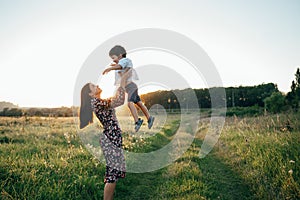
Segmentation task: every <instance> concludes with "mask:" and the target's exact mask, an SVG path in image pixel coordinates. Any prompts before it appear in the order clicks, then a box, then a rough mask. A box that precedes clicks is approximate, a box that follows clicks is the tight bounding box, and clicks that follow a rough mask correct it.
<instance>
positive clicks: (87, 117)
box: [79, 83, 93, 129]
mask: <svg viewBox="0 0 300 200" xmlns="http://www.w3.org/2000/svg"><path fill="white" fill-rule="evenodd" d="M90 92H91V89H90V84H89V83H87V84H85V85H84V86H83V87H82V89H81V104H80V112H79V120H80V129H82V128H84V127H86V126H87V125H88V124H89V123H93V110H92V105H91V96H90V95H89V93H90Z"/></svg>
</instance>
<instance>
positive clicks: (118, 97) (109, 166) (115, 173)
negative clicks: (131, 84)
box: [91, 87, 125, 183]
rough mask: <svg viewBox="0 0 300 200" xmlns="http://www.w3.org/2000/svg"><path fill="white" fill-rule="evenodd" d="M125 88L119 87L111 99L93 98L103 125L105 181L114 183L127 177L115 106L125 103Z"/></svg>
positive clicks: (92, 102) (94, 106) (96, 112)
mask: <svg viewBox="0 0 300 200" xmlns="http://www.w3.org/2000/svg"><path fill="white" fill-rule="evenodd" d="M124 99H125V90H124V89H123V88H121V87H119V88H118V90H117V92H116V94H115V96H114V97H112V98H110V99H98V98H92V99H91V104H92V108H93V111H94V113H95V114H96V116H97V118H98V119H99V121H100V122H101V124H102V125H103V129H104V130H103V134H102V135H101V136H100V145H101V149H102V152H103V154H104V157H105V161H106V171H105V178H104V183H114V182H116V181H117V180H118V179H119V178H124V177H125V158H124V154H123V149H122V135H121V133H122V131H121V128H120V126H119V123H118V120H117V118H116V115H115V109H114V108H115V107H118V106H120V105H122V104H123V103H124Z"/></svg>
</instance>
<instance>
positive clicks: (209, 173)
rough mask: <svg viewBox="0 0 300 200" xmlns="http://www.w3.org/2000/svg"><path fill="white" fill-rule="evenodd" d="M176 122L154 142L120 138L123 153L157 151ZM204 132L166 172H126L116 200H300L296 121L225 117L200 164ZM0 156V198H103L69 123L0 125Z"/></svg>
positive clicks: (99, 167) (99, 168)
mask: <svg viewBox="0 0 300 200" xmlns="http://www.w3.org/2000/svg"><path fill="white" fill-rule="evenodd" d="M122 120H123V119H120V121H121V122H120V123H121V125H122V123H125V122H122ZM178 120H179V117H178V116H176V115H171V117H168V119H167V120H165V124H164V125H163V127H161V128H159V127H156V128H155V127H154V131H157V132H155V133H152V135H151V134H148V133H147V132H145V131H143V128H142V131H141V134H144V135H148V136H147V137H142V135H136V136H133V135H132V134H129V133H128V132H124V134H123V137H124V148H125V149H126V150H127V151H131V152H149V151H152V150H157V149H159V148H161V147H162V146H164V145H166V144H167V143H168V142H169V141H171V140H172V137H174V134H175V132H176V130H177V128H178V122H179V121H178ZM123 126H124V124H123ZM208 126H209V119H202V120H200V122H199V125H198V128H197V133H196V138H195V139H194V141H193V143H192V144H191V146H190V148H189V149H188V150H187V151H186V152H185V153H184V154H183V155H182V156H181V157H180V158H179V159H177V160H176V161H175V162H174V163H172V164H171V165H169V166H167V167H164V168H162V169H159V170H156V171H153V172H147V173H127V177H126V178H125V179H122V180H120V181H119V182H118V184H117V189H116V193H115V199H128V200H129V199H130V200H132V199H155V200H157V199H300V184H299V183H300V165H299V163H300V156H299V154H300V116H299V114H298V115H295V114H289V115H274V116H260V117H247V118H236V117H227V118H226V122H225V125H224V127H223V131H222V134H221V137H220V138H219V140H218V142H217V144H216V145H215V147H214V149H213V151H212V152H210V153H209V154H208V155H207V156H206V157H205V158H203V159H200V158H199V157H198V155H199V150H200V147H201V144H202V141H203V139H204V136H205V134H206V132H207V130H208ZM99 132H101V130H99ZM0 155H1V157H0V180H1V183H0V184H1V199H102V198H103V187H104V184H103V176H104V170H105V168H104V164H103V163H102V162H99V160H98V159H96V158H95V157H94V156H93V155H92V154H90V151H89V150H88V148H87V147H85V146H84V145H83V143H82V140H80V138H79V136H78V134H77V130H76V127H75V124H74V119H73V118H38V117H36V118H24V117H23V118H0Z"/></svg>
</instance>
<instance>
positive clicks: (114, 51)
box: [109, 45, 126, 58]
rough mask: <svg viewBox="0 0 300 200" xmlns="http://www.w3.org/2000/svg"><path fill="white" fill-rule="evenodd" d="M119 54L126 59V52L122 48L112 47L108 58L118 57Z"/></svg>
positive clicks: (118, 46)
mask: <svg viewBox="0 0 300 200" xmlns="http://www.w3.org/2000/svg"><path fill="white" fill-rule="evenodd" d="M120 54H121V55H122V57H123V58H126V50H125V49H124V47H122V46H120V45H116V46H114V47H113V48H112V49H111V50H110V51H109V56H112V55H115V56H119V55H120Z"/></svg>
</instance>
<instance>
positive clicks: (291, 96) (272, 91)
mask: <svg viewBox="0 0 300 200" xmlns="http://www.w3.org/2000/svg"><path fill="white" fill-rule="evenodd" d="M219 89H224V90H225V94H223V93H220V92H218V90H219ZM222 95H223V96H222ZM211 96H213V97H214V98H215V99H214V100H215V101H218V104H219V105H226V106H227V108H250V109H249V111H250V112H253V109H252V108H253V107H255V108H264V109H265V110H266V111H268V112H271V113H278V112H282V111H287V110H292V111H294V112H298V111H299V105H300V69H299V68H298V69H297V70H296V73H295V80H293V81H292V83H291V91H289V92H288V93H287V94H283V93H282V92H280V91H279V90H278V88H277V85H276V84H274V83H266V84H261V85H257V86H239V87H227V88H210V89H207V88H204V89H191V88H189V89H184V90H171V91H156V92H151V93H147V94H144V95H141V99H142V101H143V102H144V104H145V105H146V106H147V107H148V108H150V107H151V106H153V105H155V104H158V105H160V106H163V107H164V108H165V109H166V110H170V109H177V110H178V109H190V110H192V109H195V108H211V103H212V101H211ZM191 99H195V100H192V101H191ZM6 103H7V102H6ZM237 110H238V109H237ZM74 111H75V112H74ZM77 111H78V108H75V107H60V108H29V109H21V108H15V107H13V108H4V109H3V110H2V111H0V116H14V117H18V116H19V117H20V116H44V117H49V116H50V117H72V116H74V115H75V116H77V115H78V112H77ZM227 114H229V113H228V112H227Z"/></svg>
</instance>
